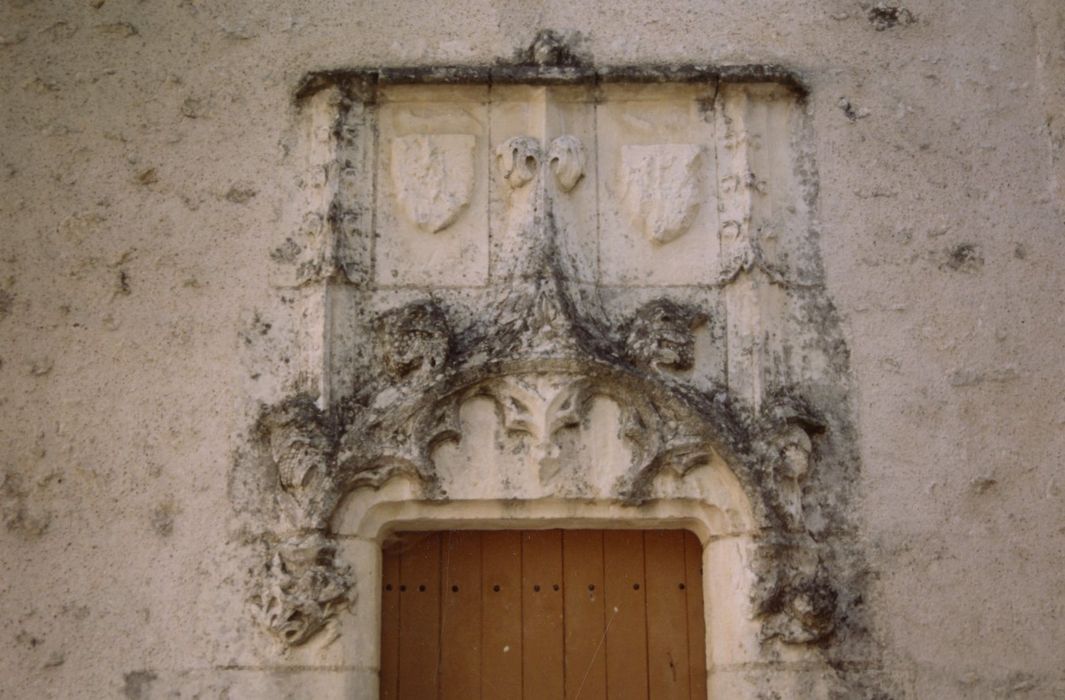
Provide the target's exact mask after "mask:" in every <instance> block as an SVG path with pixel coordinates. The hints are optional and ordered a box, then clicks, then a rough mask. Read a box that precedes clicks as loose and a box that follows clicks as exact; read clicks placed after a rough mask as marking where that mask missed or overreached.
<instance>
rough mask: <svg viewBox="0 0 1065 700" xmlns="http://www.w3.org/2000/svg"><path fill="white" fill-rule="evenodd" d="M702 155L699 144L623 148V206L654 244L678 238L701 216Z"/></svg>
mask: <svg viewBox="0 0 1065 700" xmlns="http://www.w3.org/2000/svg"><path fill="white" fill-rule="evenodd" d="M702 154H703V147H702V146H699V145H697V144H683V143H680V144H672V143H671V144H661V145H657V146H642V145H641V146H635V145H633V146H623V147H622V149H621V194H622V202H623V204H624V205H625V209H626V210H627V212H628V214H629V216H630V217H631V219H632V222H633V223H634V224H635V225H636V226H638V227H639V228H640V229H642V230H643V232H644V234H645V235H646V236H647V237H648V238H649V239H651V241H653V242H654V243H669V242H670V241H672V240H675V239H677V238H679V237H680V236H681V235H683V234H684V232H685V231H687V230H688V228H689V227H690V226H691V225H692V222H693V221H694V220H695V216H696V214H698V213H699V204H700V200H701V195H702V178H701V177H700V175H701V173H700V167H701V165H702V160H703V159H702Z"/></svg>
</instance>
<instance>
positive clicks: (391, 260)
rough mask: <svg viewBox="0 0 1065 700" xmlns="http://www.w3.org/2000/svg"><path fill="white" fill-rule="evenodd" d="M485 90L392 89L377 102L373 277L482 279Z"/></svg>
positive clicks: (411, 281)
mask: <svg viewBox="0 0 1065 700" xmlns="http://www.w3.org/2000/svg"><path fill="white" fill-rule="evenodd" d="M486 96H487V88H483V87H462V88H443V87H433V86H422V87H413V86H398V87H395V88H393V89H390V90H386V91H382V93H381V95H380V96H379V102H380V104H379V106H378V107H377V129H378V149H377V168H376V173H375V174H374V175H373V176H371V177H366V178H364V179H362V180H359V181H356V182H354V183H351V186H354V187H356V188H363V189H373V188H374V187H375V186H376V188H377V192H376V197H375V200H376V204H375V208H374V213H375V218H376V226H375V231H376V236H375V237H374V245H375V256H374V267H375V278H376V280H377V283H378V284H380V285H383V286H423V285H431V286H447V287H475V286H480V285H483V284H484V283H485V282H486V281H487V276H488V206H487V202H488V187H487V166H488V149H489V144H488V109H487V107H486V105H485V101H486Z"/></svg>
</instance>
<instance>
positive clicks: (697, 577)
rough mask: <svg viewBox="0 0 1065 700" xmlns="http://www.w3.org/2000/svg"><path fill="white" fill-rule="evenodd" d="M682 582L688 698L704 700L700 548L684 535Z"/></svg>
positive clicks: (704, 670)
mask: <svg viewBox="0 0 1065 700" xmlns="http://www.w3.org/2000/svg"><path fill="white" fill-rule="evenodd" d="M684 570H685V576H684V580H685V582H686V584H687V590H686V592H687V594H688V664H689V666H690V670H691V673H690V676H691V696H692V698H698V699H699V700H706V618H705V616H704V614H703V545H702V543H701V542H699V538H698V537H696V536H695V535H694V534H692V533H690V532H685V533H684Z"/></svg>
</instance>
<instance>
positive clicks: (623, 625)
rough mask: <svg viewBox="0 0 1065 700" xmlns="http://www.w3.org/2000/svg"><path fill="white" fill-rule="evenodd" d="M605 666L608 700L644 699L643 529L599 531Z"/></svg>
mask: <svg viewBox="0 0 1065 700" xmlns="http://www.w3.org/2000/svg"><path fill="white" fill-rule="evenodd" d="M603 569H604V587H605V588H606V591H605V592H606V609H605V613H606V629H607V632H606V668H607V672H606V673H607V680H606V682H607V695H608V697H610V700H647V611H646V591H647V586H646V582H645V580H644V558H643V533H642V532H636V531H626V530H607V531H605V532H604V533H603Z"/></svg>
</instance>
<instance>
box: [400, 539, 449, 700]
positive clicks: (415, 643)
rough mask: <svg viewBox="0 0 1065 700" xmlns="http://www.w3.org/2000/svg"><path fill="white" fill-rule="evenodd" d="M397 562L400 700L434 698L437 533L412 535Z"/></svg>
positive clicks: (437, 631)
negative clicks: (409, 542)
mask: <svg viewBox="0 0 1065 700" xmlns="http://www.w3.org/2000/svg"><path fill="white" fill-rule="evenodd" d="M410 538H411V545H410V547H409V548H405V549H404V551H403V554H402V556H401V557H400V562H399V694H398V695H399V698H400V699H401V700H428V699H429V698H435V697H436V688H437V672H438V670H439V663H440V533H436V532H433V533H418V534H411V535H410Z"/></svg>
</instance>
